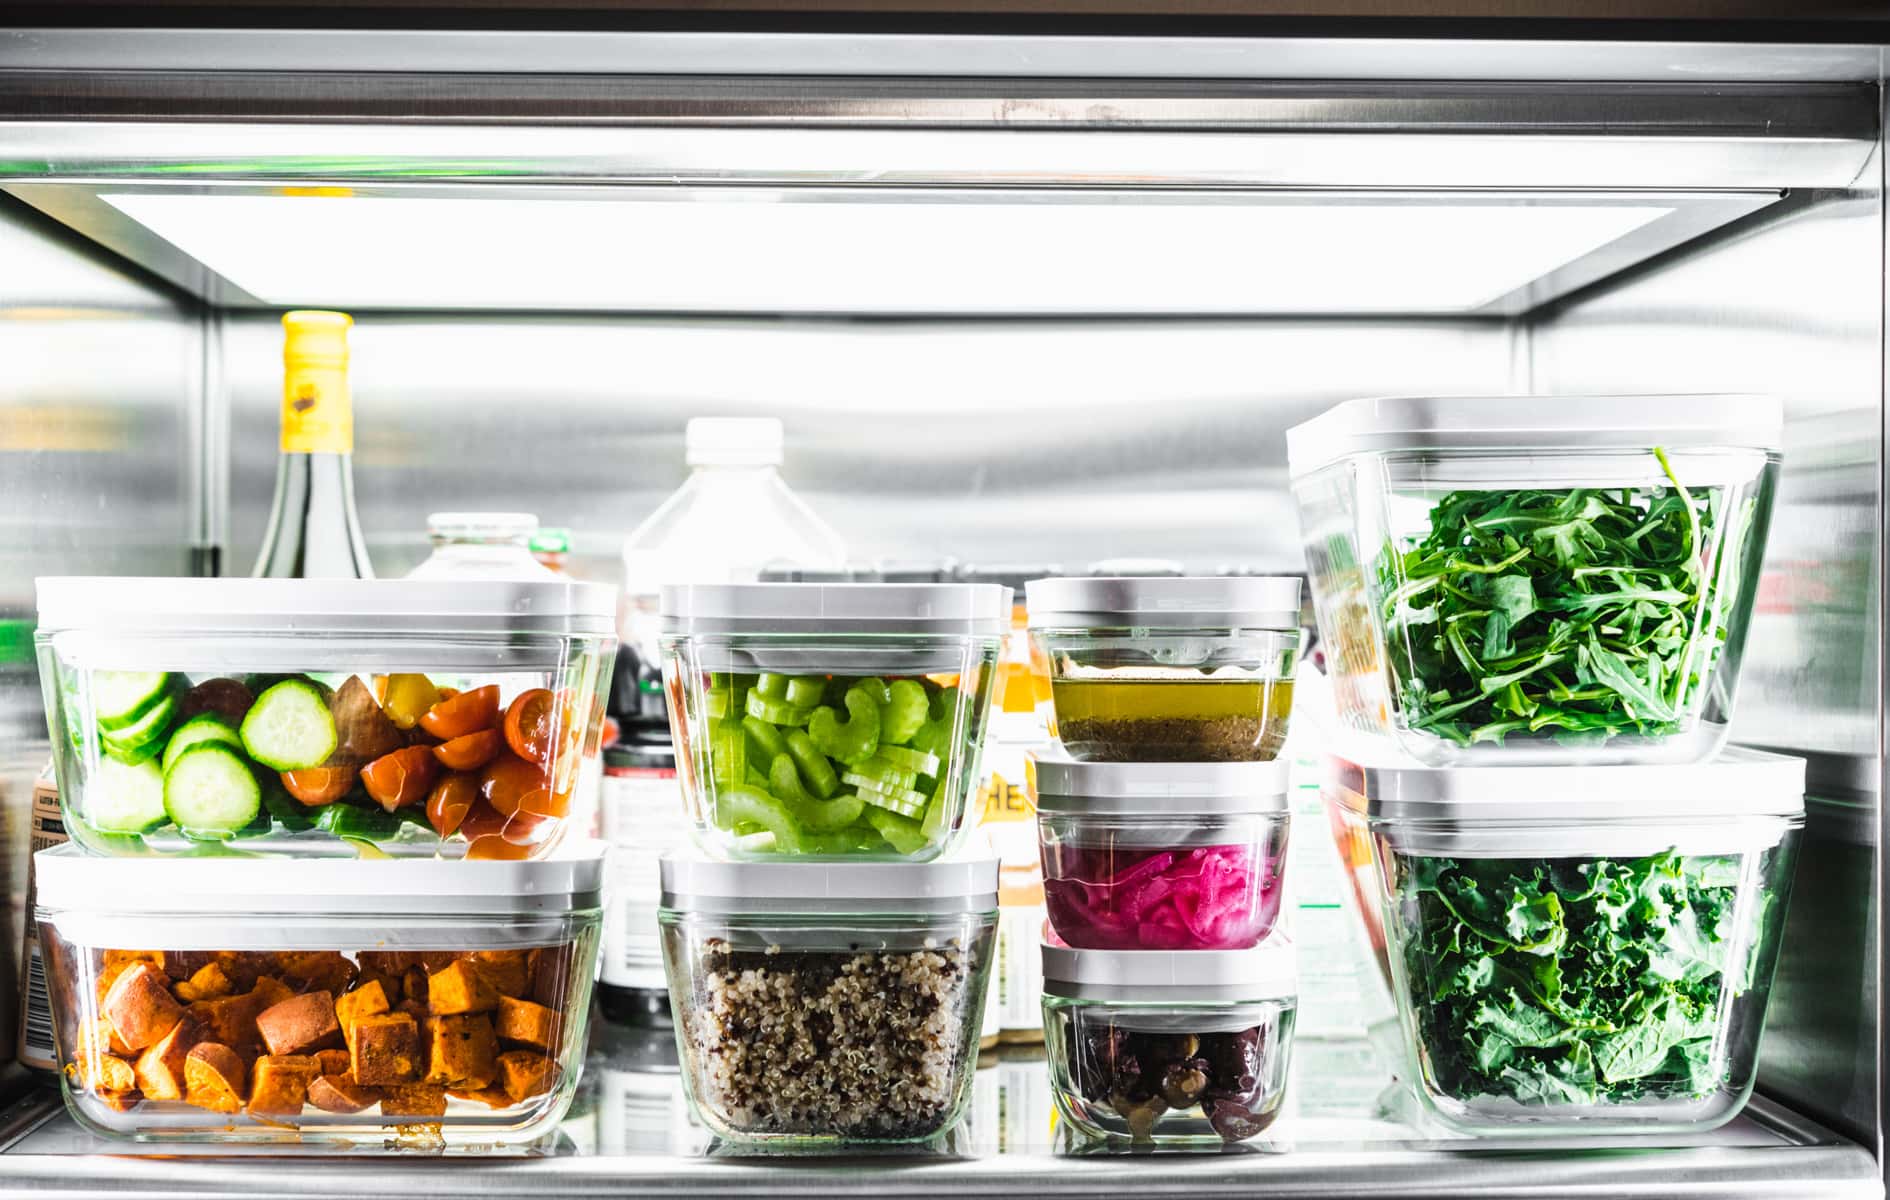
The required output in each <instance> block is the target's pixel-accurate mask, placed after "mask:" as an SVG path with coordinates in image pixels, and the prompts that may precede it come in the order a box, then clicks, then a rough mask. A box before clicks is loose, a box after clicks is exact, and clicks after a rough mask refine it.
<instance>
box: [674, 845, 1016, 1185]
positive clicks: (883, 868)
mask: <svg viewBox="0 0 1890 1200" xmlns="http://www.w3.org/2000/svg"><path fill="white" fill-rule="evenodd" d="M662 876H663V900H662V908H661V909H660V911H659V913H658V920H659V922H660V924H661V926H662V931H663V958H664V963H665V965H666V967H667V969H668V972H669V996H670V1003H671V1005H672V1007H673V1009H674V1017H675V1025H676V1042H677V1046H678V1048H679V1051H680V1053H681V1057H682V1074H683V1084H684V1090H685V1092H686V1094H687V1095H688V1098H689V1104H690V1107H691V1108H692V1109H693V1110H694V1112H695V1113H696V1115H697V1117H698V1118H699V1119H700V1120H701V1121H702V1123H703V1124H704V1125H706V1126H707V1127H708V1128H709V1129H710V1130H712V1131H713V1132H714V1133H715V1134H716V1135H717V1136H718V1137H720V1138H722V1139H724V1140H726V1141H728V1142H731V1143H737V1144H767V1145H773V1146H779V1147H784V1148H794V1147H802V1148H811V1149H819V1148H834V1147H845V1146H864V1145H872V1144H880V1143H900V1142H921V1141H927V1140H929V1139H931V1138H933V1137H936V1136H937V1135H939V1134H941V1133H943V1132H945V1131H946V1130H947V1129H949V1128H950V1127H951V1126H952V1125H953V1124H954V1123H956V1122H957V1120H958V1118H959V1117H960V1116H961V1115H962V1114H963V1113H964V1109H965V1104H966V1102H967V1101H968V1100H969V1099H970V1096H971V1085H972V1076H973V1074H974V1072H975V1068H976V1066H977V1060H978V1032H979V1026H980V1023H981V1019H982V1017H983V1015H984V1000H985V988H986V984H987V982H988V980H989V978H990V975H991V963H992V960H993V956H994V953H995V942H996V929H997V917H998V898H997V889H998V864H997V860H996V859H980V860H976V861H950V862H931V863H898V864H895V863H806V862H709V861H705V860H700V859H694V858H675V857H671V858H665V859H664V860H663V866H662Z"/></svg>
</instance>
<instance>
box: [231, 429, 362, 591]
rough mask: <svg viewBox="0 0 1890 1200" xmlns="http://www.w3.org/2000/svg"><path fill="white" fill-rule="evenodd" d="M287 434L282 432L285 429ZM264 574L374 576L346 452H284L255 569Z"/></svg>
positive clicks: (280, 576) (267, 576) (281, 576)
mask: <svg viewBox="0 0 1890 1200" xmlns="http://www.w3.org/2000/svg"><path fill="white" fill-rule="evenodd" d="M285 440H286V434H285ZM250 573H251V574H252V575H254V576H257V577H258V578H265V579H372V578H374V568H373V565H372V564H371V563H370V562H369V561H368V555H367V540H366V539H365V538H363V537H362V536H361V523H360V519H359V518H358V517H357V516H356V515H355V509H354V465H353V459H352V456H350V455H348V454H345V453H327V452H320V453H284V454H283V455H282V457H281V459H280V460H278V462H277V466H276V495H275V502H274V503H273V504H272V505H271V506H270V510H269V528H268V530H267V531H266V532H265V533H264V534H263V545H262V551H261V553H260V554H258V555H257V556H256V569H255V570H254V571H252V572H250Z"/></svg>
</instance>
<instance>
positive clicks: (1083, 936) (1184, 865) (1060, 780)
mask: <svg viewBox="0 0 1890 1200" xmlns="http://www.w3.org/2000/svg"><path fill="white" fill-rule="evenodd" d="M1031 773H1032V775H1033V776H1034V778H1035V780H1036V792H1037V836H1038V844H1039V847H1040V849H1041V851H1042V854H1043V893H1044V904H1045V907H1046V908H1047V909H1048V911H1049V917H1050V928H1051V930H1052V931H1053V933H1054V934H1055V937H1056V938H1057V939H1059V940H1061V941H1062V942H1064V943H1065V944H1067V945H1070V946H1076V947H1080V948H1083V949H1093V950H1244V949H1248V948H1250V947H1253V946H1256V945H1258V944H1259V943H1260V942H1261V941H1262V939H1264V938H1265V937H1266V936H1267V935H1268V934H1270V933H1271V932H1272V931H1273V927H1274V923H1275V922H1276V921H1277V920H1278V919H1279V916H1280V900H1281V895H1282V893H1283V892H1284V890H1285V875H1286V838H1287V831H1288V824H1289V822H1290V820H1291V817H1290V816H1289V814H1288V811H1287V796H1286V791H1287V764H1286V763H1285V762H1282V761H1274V762H1240V763H1110V762H1077V761H1075V760H1073V759H1069V758H1065V757H1062V756H1055V757H1052V756H1048V755H1037V756H1034V757H1033V759H1032V772H1031Z"/></svg>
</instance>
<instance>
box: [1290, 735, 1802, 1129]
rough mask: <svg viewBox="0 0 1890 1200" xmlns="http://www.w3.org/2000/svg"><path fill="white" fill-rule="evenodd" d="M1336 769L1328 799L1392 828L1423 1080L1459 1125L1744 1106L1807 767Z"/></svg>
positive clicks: (1382, 867) (1392, 887)
mask: <svg viewBox="0 0 1890 1200" xmlns="http://www.w3.org/2000/svg"><path fill="white" fill-rule="evenodd" d="M1327 769H1328V781H1327V785H1326V791H1327V795H1326V800H1327V803H1328V804H1330V805H1334V806H1336V807H1337V808H1339V809H1341V810H1343V811H1344V812H1345V813H1346V814H1347V822H1348V824H1350V825H1354V826H1355V825H1357V824H1358V823H1363V824H1364V825H1365V826H1366V827H1367V828H1368V829H1369V831H1370V837H1371V841H1372V847H1373V854H1374V856H1375V858H1376V864H1377V890H1378V896H1377V900H1378V902H1379V904H1380V906H1381V911H1382V912H1383V916H1384V937H1385V944H1386V956H1387V958H1388V964H1387V965H1388V967H1389V970H1390V977H1391V981H1392V990H1393V992H1394V993H1395V994H1396V996H1397V1002H1398V1007H1399V1012H1400V1017H1401V1020H1402V1023H1403V1026H1404V1033H1405V1039H1406V1044H1407V1046H1408V1048H1409V1051H1410V1054H1411V1059H1410V1072H1409V1075H1408V1078H1410V1079H1412V1080H1414V1081H1415V1084H1416V1087H1417V1090H1418V1092H1419V1094H1420V1095H1421V1097H1422V1098H1423V1100H1424V1102H1425V1103H1426V1105H1427V1106H1428V1107H1429V1108H1430V1110H1431V1111H1432V1112H1433V1113H1435V1114H1436V1116H1438V1117H1439V1118H1440V1119H1441V1120H1442V1121H1443V1122H1444V1123H1445V1124H1446V1125H1449V1126H1451V1127H1453V1128H1455V1129H1458V1130H1461V1131H1464V1132H1468V1133H1488V1134H1515V1133H1540V1134H1545V1135H1562V1134H1586V1133H1635V1132H1651V1131H1659V1132H1663V1133H1671V1132H1682V1133H1684V1132H1697V1131H1703V1130H1707V1129H1712V1128H1714V1127H1716V1126H1718V1125H1721V1124H1723V1123H1725V1122H1726V1121H1728V1120H1731V1119H1732V1118H1733V1117H1734V1116H1735V1115H1737V1114H1738V1112H1739V1110H1740V1109H1741V1108H1742V1107H1743V1106H1744V1105H1745V1102H1746V1099H1747V1098H1748V1097H1749V1096H1750V1095H1751V1093H1752V1084H1753V1077H1754V1073H1755V1068H1756V1063H1757V1055H1758V1045H1759V1034H1760V1031H1761V1029H1762V1028H1763V1027H1764V1024H1765V1008H1766V1001H1767V999H1768V996H1769V993H1770V989H1771V984H1772V971H1773V967H1774V966H1775V964H1776V962H1777V959H1778V951H1779V942H1780V933H1781V931H1782V930H1783V929H1784V925H1785V910H1786V903H1787V901H1788V899H1789V898H1790V891H1791V885H1792V860H1793V858H1794V856H1795V853H1796V849H1797V845H1798V837H1799V832H1800V830H1801V828H1802V827H1803V823H1804V761H1803V760H1802V759H1796V758H1787V757H1784V756H1781V755H1773V754H1765V753H1762V752H1760V751H1756V750H1745V749H1741V748H1738V747H1733V748H1729V749H1728V750H1726V751H1725V752H1724V753H1722V754H1721V755H1720V756H1719V757H1718V758H1716V759H1714V760H1713V761H1712V762H1710V763H1704V764H1696V765H1646V766H1613V767H1507V768H1487V767H1486V768H1452V769H1442V770H1440V769H1435V768H1424V767H1413V766H1389V767H1381V766H1372V765H1367V764H1361V763H1357V762H1348V761H1345V760H1341V759H1336V758H1329V759H1328V760H1327ZM1361 789H1362V790H1361Z"/></svg>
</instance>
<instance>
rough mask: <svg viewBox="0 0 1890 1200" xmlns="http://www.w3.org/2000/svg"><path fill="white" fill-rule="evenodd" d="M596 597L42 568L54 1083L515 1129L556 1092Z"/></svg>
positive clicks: (572, 961) (379, 1140)
mask: <svg viewBox="0 0 1890 1200" xmlns="http://www.w3.org/2000/svg"><path fill="white" fill-rule="evenodd" d="M614 603H615V600H614V595H613V593H612V591H611V589H609V588H604V587H597V586H594V585H584V584H573V583H569V582H564V581H556V580H547V581H543V582H539V581H532V582H525V581H516V582H512V581H497V582H490V581H472V580H457V581H454V582H451V583H446V582H439V581H414V580H396V581H373V580H224V579H151V580H127V579H42V580H40V581H39V610H40V627H39V633H38V639H37V640H38V647H39V659H40V673H41V680H42V684H43V687H44V693H45V700H46V710H47V713H48V717H49V723H50V725H51V730H52V740H53V744H54V747H55V754H56V757H57V767H58V774H59V782H60V797H61V803H62V806H63V809H64V816H65V823H66V826H67V829H68V831H69V832H70V834H71V836H72V842H71V843H70V844H68V845H66V846H63V847H60V848H58V849H56V850H53V851H46V852H44V853H42V854H41V855H40V856H39V858H38V860H37V862H36V866H35V871H36V877H37V880H38V885H39V893H38V901H37V906H36V909H35V917H36V919H37V921H38V923H39V925H40V930H41V938H42V942H43V944H44V946H45V956H46V960H47V961H46V967H47V971H46V973H47V976H48V980H49V984H50V989H49V990H50V1002H51V1013H50V1016H51V1019H52V1024H53V1028H54V1031H55V1040H56V1041H57V1043H58V1057H59V1061H60V1066H61V1083H62V1086H63V1088H64V1090H65V1095H66V1099H67V1103H68V1105H69V1107H70V1108H71V1109H72V1111H73V1113H74V1115H75V1117H76V1118H77V1119H78V1120H79V1121H80V1122H81V1123H83V1124H85V1125H86V1126H88V1127H90V1128H92V1129H94V1130H96V1131H98V1132H100V1133H102V1134H105V1135H107V1136H113V1137H120V1138H129V1139H134V1140H140V1141H158V1142H169V1141H214V1142H267V1143H270V1144H271V1145H277V1146H284V1145H295V1144H310V1143H340V1144H346V1145H349V1146H353V1147H356V1148H371V1147H374V1146H378V1145H382V1144H387V1145H396V1146H415V1147H437V1146H439V1145H441V1144H456V1145H490V1144H497V1143H508V1142H522V1141H529V1140H532V1139H535V1138H537V1137H539V1136H541V1135H543V1134H544V1133H546V1132H548V1131H549V1130H550V1129H551V1128H553V1126H554V1125H555V1123H556V1121H557V1120H558V1118H559V1116H560V1115H561V1114H562V1112H563V1110H564V1108H565V1107H566V1106H567V1105H568V1104H569V1102H570V1098H571V1095H572V1090H573V1087H574V1085H575V1082H576V1072H577V1069H578V1066H579V1064H580V1062H581V1055H582V1047H583V1034H584V1025H585V1018H586V1015H587V1013H588V1009H589V996H590V984H591V978H592V975H593V973H594V966H595V961H596V948H597V947H596V941H597V936H596V931H597V923H598V919H599V909H600V901H599V895H598V893H599V888H600V886H601V873H602V865H601V851H600V849H599V848H598V847H597V846H596V845H595V844H594V843H588V842H577V841H574V840H573V839H569V838H566V837H565V836H564V835H565V826H566V824H567V823H568V822H567V820H566V815H567V813H568V812H569V811H570V808H571V801H572V793H573V791H574V789H575V788H576V787H577V781H578V780H579V778H580V776H581V775H582V774H583V772H584V768H585V766H586V765H587V764H589V765H591V766H594V765H595V763H594V760H595V758H596V755H597V743H598V740H599V737H600V735H601V732H602V720H603V716H602V698H603V695H604V692H605V690H606V688H607V687H608V684H609V670H610V664H611V661H612V655H613V652H614V644H613V637H612V633H611V625H612V618H613V613H614Z"/></svg>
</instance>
